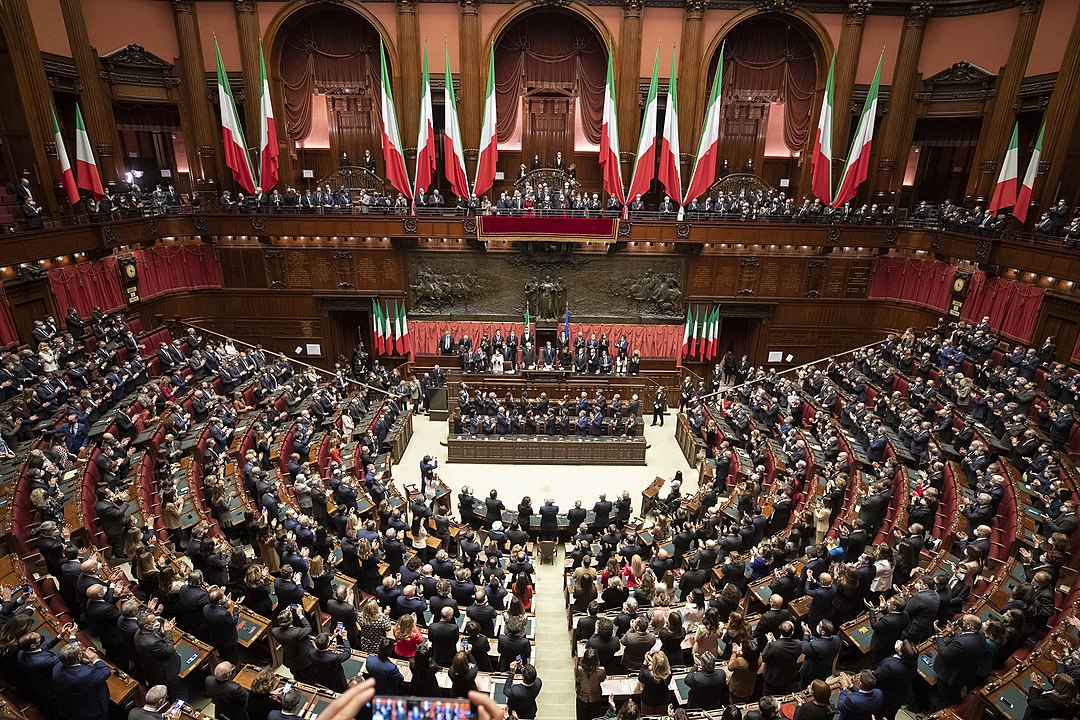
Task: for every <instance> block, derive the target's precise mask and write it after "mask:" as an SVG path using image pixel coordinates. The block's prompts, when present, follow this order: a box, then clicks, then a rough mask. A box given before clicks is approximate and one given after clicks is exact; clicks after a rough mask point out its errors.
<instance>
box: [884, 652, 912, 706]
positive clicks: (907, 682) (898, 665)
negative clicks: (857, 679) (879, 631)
mask: <svg viewBox="0 0 1080 720" xmlns="http://www.w3.org/2000/svg"><path fill="white" fill-rule="evenodd" d="M916 672H917V669H916V668H915V667H914V666H908V665H905V664H904V661H903V660H901V659H900V658H898V657H897V656H896V655H890V656H889V657H887V658H885V659H884V660H882V661H881V662H880V663H878V665H877V667H876V668H874V677H876V678H877V688H878V690H880V691H881V695H882V709H883V710H885V711H886V713H885V715H886V716H888V711H891V710H895V709H897V708H899V707H900V706H901V705H907V704H908V703H909V702H911V699H912V697H913V693H912V690H911V687H912V682H913V681H914V679H915V674H916Z"/></svg>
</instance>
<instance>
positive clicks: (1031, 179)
mask: <svg viewBox="0 0 1080 720" xmlns="http://www.w3.org/2000/svg"><path fill="white" fill-rule="evenodd" d="M1044 133H1046V118H1043V123H1042V127H1040V128H1039V139H1038V140H1036V141H1035V152H1033V153H1032V154H1031V160H1029V161H1028V166H1027V172H1025V173H1024V182H1023V183H1021V185H1020V192H1019V193H1017V195H1016V207H1014V208H1013V217H1015V218H1016V219H1017V220H1019V221H1020V223H1021V224H1023V223H1024V222H1026V221H1027V212H1028V207H1030V206H1031V194H1032V192H1033V191H1034V190H1035V176H1036V175H1037V174H1038V172H1039V158H1041V157H1042V146H1043V134H1044Z"/></svg>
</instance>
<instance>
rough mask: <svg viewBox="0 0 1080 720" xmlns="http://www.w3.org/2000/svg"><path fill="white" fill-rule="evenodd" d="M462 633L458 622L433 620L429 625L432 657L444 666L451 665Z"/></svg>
mask: <svg viewBox="0 0 1080 720" xmlns="http://www.w3.org/2000/svg"><path fill="white" fill-rule="evenodd" d="M459 635H460V633H459V632H458V626H457V623H456V622H443V621H441V620H440V621H439V622H433V623H431V625H430V627H428V640H429V641H430V642H431V659H432V661H434V662H435V663H436V664H438V665H441V666H442V667H450V662H451V661H452V660H453V659H454V651H455V650H456V645H457V641H458V637H459Z"/></svg>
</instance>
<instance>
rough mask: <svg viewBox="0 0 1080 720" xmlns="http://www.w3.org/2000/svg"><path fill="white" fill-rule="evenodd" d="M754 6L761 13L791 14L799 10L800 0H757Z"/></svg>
mask: <svg viewBox="0 0 1080 720" xmlns="http://www.w3.org/2000/svg"><path fill="white" fill-rule="evenodd" d="M754 4H755V5H756V6H757V9H758V10H760V11H761V12H782V13H791V12H795V11H796V10H798V9H799V3H798V0H755V3H754Z"/></svg>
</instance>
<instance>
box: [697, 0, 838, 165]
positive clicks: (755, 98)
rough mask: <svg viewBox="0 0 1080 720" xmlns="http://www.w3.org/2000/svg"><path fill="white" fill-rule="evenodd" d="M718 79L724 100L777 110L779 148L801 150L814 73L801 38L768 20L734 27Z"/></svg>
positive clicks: (807, 46) (810, 52)
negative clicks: (775, 105)
mask: <svg viewBox="0 0 1080 720" xmlns="http://www.w3.org/2000/svg"><path fill="white" fill-rule="evenodd" d="M715 71H716V63H715V61H714V63H713V68H712V72H714V73H715ZM724 76H725V77H724V87H723V91H724V98H726V99H729V100H732V101H735V102H738V101H744V102H770V103H779V104H782V105H783V108H784V144H785V145H787V146H788V149H789V150H791V151H792V152H799V151H802V150H804V149H805V148H806V141H807V139H808V138H809V136H810V118H811V116H812V111H813V107H812V105H813V98H814V83H815V79H816V77H817V67H816V63H815V60H814V51H813V49H812V48H811V47H810V43H809V42H808V41H807V39H806V38H805V37H804V36H803V35H802V33H800V32H799V31H798V30H796V29H795V28H793V27H792V26H791V24H789V23H784V22H783V21H778V20H777V19H776V18H774V17H773V16H764V17H759V18H752V19H750V20H747V21H746V22H744V23H740V24H739V26H738V27H737V28H736V29H735V30H734V31H732V32H731V34H730V35H729V36H728V39H727V43H726V50H725V52H724ZM711 81H712V77H711V74H710V82H711ZM738 162H740V163H741V162H742V160H741V159H740V160H739V161H738Z"/></svg>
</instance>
